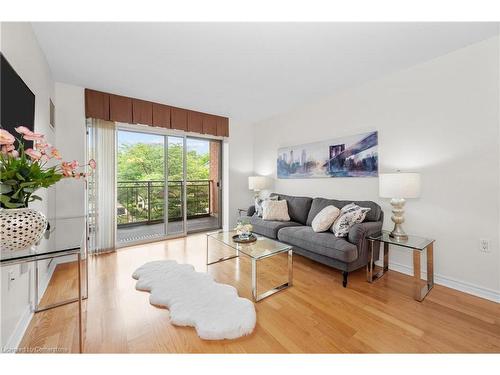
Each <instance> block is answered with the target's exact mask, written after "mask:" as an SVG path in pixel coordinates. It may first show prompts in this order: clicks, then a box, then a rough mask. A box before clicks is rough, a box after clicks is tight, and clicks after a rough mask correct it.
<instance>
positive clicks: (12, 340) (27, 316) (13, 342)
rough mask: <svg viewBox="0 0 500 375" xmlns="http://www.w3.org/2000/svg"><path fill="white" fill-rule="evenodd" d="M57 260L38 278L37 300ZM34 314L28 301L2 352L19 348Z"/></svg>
mask: <svg viewBox="0 0 500 375" xmlns="http://www.w3.org/2000/svg"><path fill="white" fill-rule="evenodd" d="M57 264H58V263H57V262H52V263H51V265H50V266H49V269H48V270H47V274H46V276H45V277H44V278H43V279H42V280H40V284H39V286H41V290H40V293H39V301H38V302H40V300H41V299H42V297H43V295H44V293H45V291H46V290H47V287H48V286H49V283H50V280H51V279H52V275H53V274H54V271H55V269H56V267H57ZM32 280H33V279H32V278H31V277H30V281H29V282H30V286H29V287H30V290H33V286H32V284H31V283H32V282H33V281H32ZM33 316H34V312H33V308H32V305H31V303H30V305H28V306H26V308H25V309H24V311H23V313H22V314H21V317H20V318H19V320H18V321H17V324H16V328H15V329H14V331H13V332H12V334H11V335H10V337H9V338H8V339H7V342H6V343H5V345H4V346H3V347H2V352H3V353H9V352H11V351H15V350H16V349H19V344H21V340H22V339H23V337H24V334H25V333H26V330H27V329H28V326H29V324H30V322H31V319H32V318H33Z"/></svg>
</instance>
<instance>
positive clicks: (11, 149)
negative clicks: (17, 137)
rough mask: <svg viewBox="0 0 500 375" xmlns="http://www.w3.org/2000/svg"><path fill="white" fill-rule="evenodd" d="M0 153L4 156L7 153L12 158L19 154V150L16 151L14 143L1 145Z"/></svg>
mask: <svg viewBox="0 0 500 375" xmlns="http://www.w3.org/2000/svg"><path fill="white" fill-rule="evenodd" d="M0 153H2V154H3V155H6V156H7V155H9V156H12V157H14V158H17V157H18V156H19V152H17V150H16V149H15V147H14V145H3V146H2V147H1V148H0Z"/></svg>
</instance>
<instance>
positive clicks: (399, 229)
mask: <svg viewBox="0 0 500 375" xmlns="http://www.w3.org/2000/svg"><path fill="white" fill-rule="evenodd" d="M391 205H392V216H391V219H392V221H393V222H394V229H393V230H392V232H391V233H390V234H389V237H391V238H394V239H395V240H396V241H407V240H408V235H407V234H406V232H405V231H404V230H403V226H402V225H401V224H403V223H404V222H405V218H404V213H405V210H404V206H405V200H404V199H397V198H393V199H391Z"/></svg>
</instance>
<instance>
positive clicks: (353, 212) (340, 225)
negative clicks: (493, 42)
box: [332, 203, 370, 237]
mask: <svg viewBox="0 0 500 375" xmlns="http://www.w3.org/2000/svg"><path fill="white" fill-rule="evenodd" d="M342 211H344V212H342ZM368 211H370V208H365V207H359V206H358V205H356V204H354V203H350V204H348V205H347V206H344V207H343V208H342V210H341V211H340V216H339V217H338V218H337V219H336V220H335V222H334V223H333V225H332V232H333V234H334V235H335V237H346V236H347V234H348V233H349V229H351V227H352V226H353V225H354V224H357V223H361V222H362V221H363V220H365V217H366V214H367V212H368Z"/></svg>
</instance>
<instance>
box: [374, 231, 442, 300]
mask: <svg viewBox="0 0 500 375" xmlns="http://www.w3.org/2000/svg"><path fill="white" fill-rule="evenodd" d="M389 234H390V232H389V231H382V234H381V235H379V236H368V237H367V240H368V241H369V242H370V246H369V247H368V248H369V253H368V264H367V265H366V277H367V279H368V282H369V283H372V282H374V281H376V280H378V279H379V278H381V277H382V276H384V274H385V273H386V272H387V270H388V269H389V245H394V246H400V247H403V248H407V249H411V250H412V251H413V278H414V281H415V287H414V298H415V299H416V300H417V301H419V302H421V301H423V299H424V298H425V296H426V295H427V294H428V293H429V291H430V290H431V289H432V287H433V286H434V255H433V251H434V250H433V245H434V240H431V239H428V238H423V237H418V236H408V240H405V241H401V240H396V239H394V238H392V237H390V236H389ZM375 242H379V243H383V244H384V250H383V252H384V254H383V255H384V263H383V266H382V270H380V271H379V272H377V273H376V274H373V271H374V261H375V259H373V253H374V249H373V247H374V246H373V245H374V243H375ZM423 251H427V281H426V283H425V285H424V286H422V279H421V275H420V264H421V262H420V258H421V255H422V252H423Z"/></svg>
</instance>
